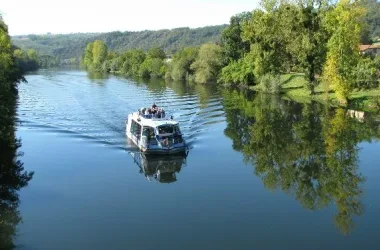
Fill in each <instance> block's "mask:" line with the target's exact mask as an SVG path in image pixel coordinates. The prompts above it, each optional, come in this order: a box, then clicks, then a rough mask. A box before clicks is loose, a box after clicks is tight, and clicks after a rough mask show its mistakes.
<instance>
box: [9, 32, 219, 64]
mask: <svg viewBox="0 0 380 250" xmlns="http://www.w3.org/2000/svg"><path fill="white" fill-rule="evenodd" d="M225 27H226V25H218V26H207V27H202V28H196V29H190V28H177V29H172V30H159V31H148V30H147V31H139V32H128V31H127V32H119V31H115V32H109V33H79V34H65V35H52V34H46V35H26V36H14V37H12V42H13V44H14V45H15V46H17V47H20V48H21V49H35V50H37V51H38V53H39V54H40V55H51V56H54V57H59V58H61V59H69V58H74V57H75V58H80V56H81V54H82V53H83V50H84V49H85V47H86V45H87V44H88V43H89V42H93V41H94V40H102V41H104V42H105V43H106V45H107V47H108V48H109V49H110V50H113V51H116V52H120V51H124V50H127V49H135V48H138V49H143V50H148V49H149V48H152V47H160V48H162V49H163V50H164V51H165V52H166V53H167V54H169V55H170V54H173V53H174V52H175V51H177V50H179V49H181V48H183V47H189V46H198V45H201V44H204V43H207V42H219V40H220V34H221V32H222V30H223V29H224V28H225Z"/></svg>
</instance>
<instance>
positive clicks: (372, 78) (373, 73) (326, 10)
mask: <svg viewBox="0 0 380 250" xmlns="http://www.w3.org/2000/svg"><path fill="white" fill-rule="evenodd" d="M371 4H372V5H376V6H378V5H379V3H377V2H375V3H373V2H371ZM367 5H368V4H366V3H363V2H361V1H357V0H340V1H338V2H336V3H335V4H329V3H328V2H327V1H306V0H305V1H296V0H294V1H292V0H291V1H278V0H263V1H262V2H261V8H258V9H255V10H253V12H252V13H251V15H248V14H244V13H243V14H241V15H237V16H235V17H233V18H231V23H230V25H229V26H228V27H227V28H226V30H225V31H224V32H223V35H222V42H223V43H222V51H223V56H224V58H223V61H224V62H225V63H227V65H225V66H224V67H223V68H222V70H221V72H220V74H219V82H224V83H232V84H244V85H256V84H260V86H261V85H262V86H261V87H260V88H259V89H261V90H264V89H265V90H268V92H277V91H278V90H279V82H278V81H276V79H279V76H280V75H281V74H285V73H292V72H297V73H302V74H303V75H304V76H305V79H306V80H307V82H308V83H309V84H308V88H309V90H310V92H311V93H314V91H315V88H316V87H317V86H318V85H319V84H320V83H321V80H322V81H323V83H324V85H325V86H328V87H327V88H325V89H326V91H329V90H332V91H334V92H335V94H336V97H337V99H338V100H339V101H340V102H341V103H347V98H348V95H349V93H350V92H351V91H352V90H353V89H355V88H356V89H357V88H359V89H361V88H369V87H377V86H378V85H379V79H380V78H379V73H380V72H379V67H378V66H377V63H376V60H378V59H374V58H371V57H367V58H364V57H362V56H361V55H360V54H359V44H360V41H361V40H363V39H364V38H363V36H365V35H366V33H365V30H366V28H368V26H366V23H365V22H364V20H365V19H366V18H367V21H368V22H370V21H369V20H372V21H371V22H372V24H373V25H374V26H376V25H377V24H376V21H375V19H376V18H375V17H374V16H373V15H371V17H370V16H368V14H366V13H372V12H373V11H374V10H368V12H367V9H366V8H365V6H367ZM363 6H364V7H363ZM367 35H368V34H367ZM247 43H248V44H249V46H247ZM365 67H368V68H367V69H366V70H365ZM366 73H369V75H365V74H366ZM320 76H322V77H320Z"/></svg>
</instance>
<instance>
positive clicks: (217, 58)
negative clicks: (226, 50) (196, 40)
mask: <svg viewBox="0 0 380 250" xmlns="http://www.w3.org/2000/svg"><path fill="white" fill-rule="evenodd" d="M221 67H222V58H221V48H220V46H219V45H216V44H213V43H206V44H203V45H202V46H201V47H200V49H199V54H198V58H197V59H196V61H195V62H194V63H193V64H192V65H191V69H193V70H195V81H196V82H198V83H207V82H209V81H215V80H217V77H218V73H219V70H220V69H221Z"/></svg>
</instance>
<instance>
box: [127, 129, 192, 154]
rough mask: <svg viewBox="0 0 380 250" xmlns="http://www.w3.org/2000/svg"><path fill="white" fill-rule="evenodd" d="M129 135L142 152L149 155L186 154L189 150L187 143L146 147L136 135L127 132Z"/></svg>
mask: <svg viewBox="0 0 380 250" xmlns="http://www.w3.org/2000/svg"><path fill="white" fill-rule="evenodd" d="M127 137H128V138H129V139H130V140H131V141H132V142H133V144H135V145H136V146H137V147H138V148H139V149H140V151H141V152H143V153H144V154H148V155H174V154H185V153H186V151H187V149H188V148H187V145H186V143H181V144H175V145H172V146H171V147H162V146H159V145H157V146H150V147H149V148H146V147H144V146H143V145H141V144H140V141H139V140H138V139H137V138H136V136H134V135H132V134H131V133H128V132H127Z"/></svg>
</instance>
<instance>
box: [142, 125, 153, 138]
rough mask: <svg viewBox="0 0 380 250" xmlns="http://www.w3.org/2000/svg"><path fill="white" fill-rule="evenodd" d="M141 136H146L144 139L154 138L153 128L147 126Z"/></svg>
mask: <svg viewBox="0 0 380 250" xmlns="http://www.w3.org/2000/svg"><path fill="white" fill-rule="evenodd" d="M142 135H143V136H146V137H154V128H152V127H148V126H144V127H143V134H142Z"/></svg>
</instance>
